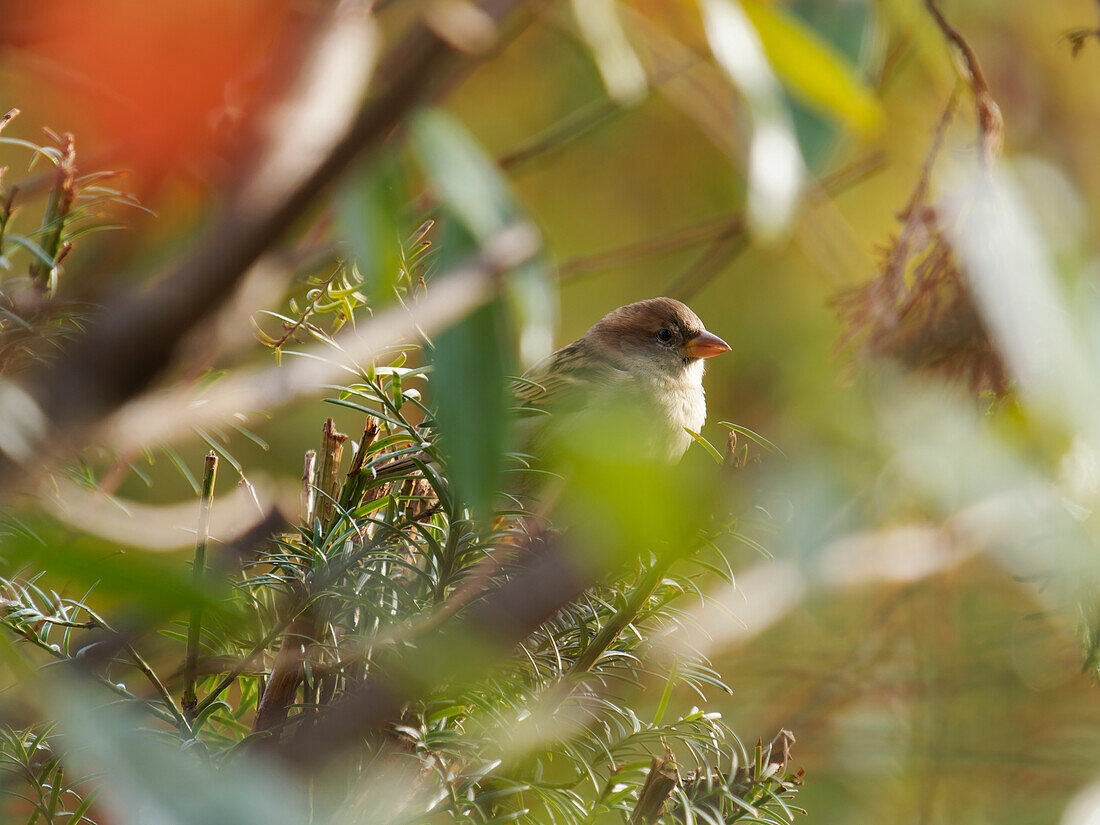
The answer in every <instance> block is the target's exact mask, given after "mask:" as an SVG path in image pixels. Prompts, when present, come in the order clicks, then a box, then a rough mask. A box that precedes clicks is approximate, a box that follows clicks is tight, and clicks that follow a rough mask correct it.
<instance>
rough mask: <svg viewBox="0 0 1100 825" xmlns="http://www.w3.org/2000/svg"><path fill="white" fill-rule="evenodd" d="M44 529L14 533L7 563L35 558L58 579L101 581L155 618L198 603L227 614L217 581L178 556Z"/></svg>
mask: <svg viewBox="0 0 1100 825" xmlns="http://www.w3.org/2000/svg"><path fill="white" fill-rule="evenodd" d="M38 532H39V533H40V534H41V536H42V540H40V541H36V540H32V539H29V538H26V537H24V536H22V535H12V534H9V536H8V537H7V538H6V539H5V542H4V557H3V560H4V563H5V567H6V569H9V570H12V569H19V568H20V567H22V566H23V565H26V564H28V563H30V564H32V565H33V566H34V567H35V568H37V569H46V570H48V571H49V573H50V576H51V580H53V581H60V582H64V583H65V584H66V585H72V586H76V587H78V588H80V589H86V588H88V587H90V586H92V585H95V587H96V592H97V594H98V595H99V596H100V597H101V598H104V597H106V598H112V599H116V600H118V601H119V602H120V603H122V604H123V605H124V606H125V607H126V609H127V610H128V611H131V612H132V613H134V614H141V615H142V616H144V617H147V618H149V619H150V620H151V619H152V618H153V617H164V616H170V615H174V614H177V613H180V612H182V611H184V610H187V609H190V608H192V607H202V608H203V610H210V611H215V612H217V613H220V614H222V615H224V613H225V611H226V605H225V603H224V602H223V601H222V598H221V595H222V594H221V593H220V592H219V590H218V588H217V587H216V586H215V585H214V583H213V582H211V581H209V580H208V581H207V583H206V584H205V586H199V585H198V584H196V582H195V580H194V577H193V576H192V575H191V573H190V570H188V569H187V568H186V567H185V566H183V565H181V564H180V563H179V560H178V559H177V558H175V557H174V556H170V555H164V554H153V553H148V552H144V551H140V550H130V551H123V550H116V549H114V548H113V547H112V546H111V545H110V544H107V543H106V542H101V541H98V540H95V539H93V538H91V537H88V536H79V537H75V538H72V537H65V536H64V534H63V533H61V531H59V530H56V529H51V528H49V527H48V526H47V525H39V526H38ZM59 533H60V535H59ZM42 541H44V543H42Z"/></svg>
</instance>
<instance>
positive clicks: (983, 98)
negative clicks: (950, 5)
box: [924, 0, 1004, 170]
mask: <svg viewBox="0 0 1100 825" xmlns="http://www.w3.org/2000/svg"><path fill="white" fill-rule="evenodd" d="M924 6H925V8H927V9H928V13H929V14H931V15H932V19H933V20H935V21H936V25H937V26H939V27H940V31H941V32H942V33H943V36H944V37H945V38H946V39H947V42H948V44H949V45H951V46H954V47H955V49H957V50H958V52H959V54H960V55H961V56H962V61H963V69H964V72H963V75H964V77H965V78H966V81H967V84H968V85H969V86H970V91H971V94H972V95H973V96H974V108H975V110H976V112H977V117H978V139H979V144H980V146H981V153H982V154H981V157H982V164H983V166H984V168H985V169H986V170H989V169H992V168H993V161H994V160H995V159H996V157H997V155H998V154H1000V151H1001V143H1002V141H1003V130H1004V118H1002V117H1001V110H1000V109H999V108H998V107H997V104H996V102H995V101H994V100H993V95H992V94H990V92H989V84H988V83H986V80H985V73H984V72H982V67H981V64H980V63H979V62H978V56H977V55H976V54H975V53H974V50H973V49H972V48H971V47H970V44H969V43H967V42H966V40H965V39H964V38H963V36H962V35H961V34H959V32H958V30H957V29H956V28H955V27H954V26H952V25H951V24H950V23H948V22H947V18H945V17H944V16H943V13H942V12H941V11H940V10H939V7H938V6H937V5H936V0H924Z"/></svg>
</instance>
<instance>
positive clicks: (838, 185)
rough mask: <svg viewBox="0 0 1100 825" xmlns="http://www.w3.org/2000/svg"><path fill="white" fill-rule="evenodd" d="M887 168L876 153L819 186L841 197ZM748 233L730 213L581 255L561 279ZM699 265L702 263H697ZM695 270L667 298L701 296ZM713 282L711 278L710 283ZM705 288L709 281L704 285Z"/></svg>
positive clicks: (564, 267)
mask: <svg viewBox="0 0 1100 825" xmlns="http://www.w3.org/2000/svg"><path fill="white" fill-rule="evenodd" d="M884 165H885V156H884V155H883V154H882V153H881V152H876V153H873V154H871V155H867V156H865V157H861V158H859V159H857V160H855V161H853V162H852V163H849V164H848V165H846V166H844V167H843V168H841V169H839V170H837V171H836V172H834V173H832V174H831V175H828V176H827V177H825V178H822V180H821V181H820V183H819V185H820V187H821V188H822V189H823V190H824V192H825V193H826V194H827V195H837V194H839V193H841V192H843V191H845V190H846V189H849V188H851V187H852V186H855V185H856V184H858V183H861V182H862V181H864V180H866V179H867V178H868V177H870V176H871V175H873V174H874V173H876V172H878V171H879V170H880V169H882V168H883V166H884ZM744 231H745V214H744V212H742V211H740V210H738V211H736V212H728V213H726V214H724V215H719V216H717V217H714V218H708V219H707V220H705V221H700V222H699V223H693V224H689V225H688V226H683V227H680V228H679V229H673V230H671V231H669V232H666V233H664V234H661V235H658V236H657V237H656V238H647V239H646V240H642V241H635V242H633V243H629V244H624V245H623V246H618V247H615V248H614V249H607V250H604V251H603V252H596V253H593V254H591V255H581V256H579V257H576V258H570V259H569V260H567V261H564V262H562V263H561V264H559V265H558V277H559V278H560V279H561V280H562V281H569V280H572V279H574V278H578V277H580V276H582V275H586V274H588V273H589V272H593V271H596V270H601V269H608V268H610V267H613V266H619V265H621V264H626V263H633V262H635V261H642V260H646V259H647V258H654V257H660V256H661V255H668V254H671V253H673V252H678V251H679V250H681V249H686V248H688V247H691V246H695V245H696V244H698V243H701V242H704V241H711V242H712V243H715V244H717V243H718V242H719V241H724V240H727V239H730V238H735V237H738V236H740V235H741V234H742V233H743V232H744ZM697 264H698V262H697ZM692 272H695V269H694V268H691V267H689V268H688V270H687V271H685V272H684V273H682V274H681V275H680V276H679V277H678V278H677V279H676V280H674V281H673V282H672V285H671V286H670V287H669V289H671V290H672V291H670V292H668V293H667V294H669V295H673V294H687V293H693V292H697V291H698V289H699V288H701V286H702V284H700V285H699V286H694V284H693V282H694V281H695V280H698V278H697V277H689V276H690V274H691V273H692ZM707 280H709V278H708V279H707ZM703 283H704V284H705V281H704V282H703Z"/></svg>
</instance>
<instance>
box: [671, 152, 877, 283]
mask: <svg viewBox="0 0 1100 825" xmlns="http://www.w3.org/2000/svg"><path fill="white" fill-rule="evenodd" d="M884 165H885V157H884V155H883V154H882V153H881V152H875V153H873V154H870V155H867V156H865V157H861V158H858V159H856V160H855V161H853V162H852V163H849V164H847V165H846V166H844V167H842V168H840V169H838V170H837V171H836V172H833V173H832V174H830V175H828V176H826V177H824V178H822V179H821V181H820V182H819V183H818V187H819V188H820V189H821V191H822V192H824V193H825V195H827V196H830V197H832V196H835V195H838V194H840V193H841V192H843V191H844V190H846V189H849V188H850V187H852V186H855V185H857V184H859V183H862V182H863V181H864V180H866V179H867V178H868V177H870V176H871V175H873V174H875V173H876V172H878V171H879V170H880V169H882V168H883V166H884ZM738 217H739V218H741V220H740V221H738V222H737V223H736V224H734V223H733V222H732V221H731V222H730V223H729V224H728V225H727V226H726V227H725V228H724V229H723V230H721V231H719V232H718V233H717V234H715V235H714V237H713V239H712V240H711V242H710V245H709V246H707V248H706V249H704V250H703V251H702V252H700V253H699V256H698V257H697V258H696V259H695V260H694V261H692V262H691V263H690V264H688V266H686V267H685V268H684V270H683V272H681V273H680V274H679V275H677V276H676V278H674V279H673V280H672V282H671V283H670V284H669V285H668V286H667V287H666V288H665V291H664V294H666V295H671V296H673V297H676V298H680V299H681V300H685V301H686V300H688V299H689V298H691V297H692V296H694V295H696V294H697V293H698V292H699V290H701V289H702V288H703V287H705V286H706V285H707V284H709V283H710V282H711V281H712V280H713V279H714V278H715V277H717V275H718V274H719V273H720V272H721V271H722V270H723V269H724V268H725V267H726V266H728V265H729V263H730V261H732V260H733V259H734V258H736V257H737V256H738V255H740V254H741V253H742V252H743V251H744V250H745V249H747V248H748V236H747V234H746V232H745V230H746V224H745V221H744V215H743V213H739V215H738Z"/></svg>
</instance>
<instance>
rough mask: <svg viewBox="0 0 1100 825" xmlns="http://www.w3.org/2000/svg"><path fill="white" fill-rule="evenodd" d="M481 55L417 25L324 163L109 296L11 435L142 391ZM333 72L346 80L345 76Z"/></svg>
mask: <svg viewBox="0 0 1100 825" xmlns="http://www.w3.org/2000/svg"><path fill="white" fill-rule="evenodd" d="M540 2H542V0H484V2H483V3H482V4H481V6H480V7H479V8H480V9H481V11H482V12H483V13H484V15H486V16H487V18H488V19H489V20H491V21H494V22H497V23H500V22H502V21H503V20H505V18H507V17H509V16H510V15H511V14H512V13H513V12H514V11H516V10H517V9H520V8H522V7H524V6H536V5H538V4H539V3H540ZM360 12H361V9H360V8H359V7H356V8H355V9H353V10H352V11H351V12H348V7H347V6H345V5H341V6H339V7H338V9H337V11H336V12H335V13H334V20H333V24H332V26H331V27H330V29H329V30H328V31H327V32H326V34H325V35H323V37H322V40H320V41H319V43H318V46H319V47H320V49H322V50H323V49H324V47H325V46H326V45H328V38H329V37H332V38H337V39H339V38H342V37H343V36H344V35H345V34H346V32H344V31H343V30H342V26H343V25H344V24H345V23H347V20H346V18H345V16H346V15H348V14H349V13H350V14H352V15H356V14H358V13H360ZM351 25H355V21H354V20H353V21H352V22H351ZM476 59H477V58H475V57H471V56H470V55H468V54H462V53H459V52H458V51H456V50H455V49H454V48H453V47H452V46H450V45H448V44H447V43H446V42H445V41H444V40H443V39H441V38H440V37H439V35H437V34H436V33H435V32H434V31H433V30H432V29H430V28H429V27H428V26H426V25H423V24H418V25H417V26H416V27H415V28H414V29H413V31H412V32H411V33H410V34H409V35H408V36H407V37H406V38H405V39H404V41H403V42H402V43H401V44H400V45H399V46H398V47H396V48H395V49H394V50H393V51H392V52H391V53H390V54H389V55H388V56H387V58H386V60H385V61H384V62H383V64H382V66H381V67H380V69H379V72H378V74H379V75H380V76H381V77H384V78H387V79H388V81H389V82H388V85H387V86H386V88H385V90H384V91H382V92H381V93H379V94H377V95H375V96H373V97H371V98H370V100H369V101H368V102H367V103H366V104H365V105H364V106H363V107H362V108H361V109H360V110H359V112H358V113H357V114H356V115H355V117H354V119H353V120H352V121H351V123H350V125H349V126H348V127H347V129H346V130H345V131H344V132H343V134H342V136H340V137H339V138H338V139H337V140H336V142H335V143H334V145H333V146H332V148H331V150H330V151H329V152H328V154H327V155H326V156H324V157H323V158H322V159H321V160H320V161H319V162H318V163H317V165H316V166H315V167H313V168H312V169H310V170H308V171H307V173H306V174H305V175H304V177H302V178H301V179H300V180H298V181H296V182H294V183H293V184H292V185H290V186H289V187H288V188H287V190H286V191H285V193H284V194H282V195H281V197H279V198H277V199H274V200H271V201H266V200H261V199H257V198H256V197H255V191H254V190H253V189H252V188H251V187H250V186H249V185H248V184H247V183H246V184H245V185H244V186H242V187H241V188H240V190H239V191H237V192H236V193H234V194H233V195H232V196H231V197H230V199H229V202H228V205H227V207H226V208H225V210H224V213H223V214H222V215H221V216H220V217H219V218H218V219H216V220H215V221H213V225H214V227H215V228H214V229H212V230H211V231H210V232H209V233H208V235H207V237H206V238H204V239H203V240H202V242H200V243H199V244H197V245H196V248H195V250H194V252H193V253H192V254H191V256H190V257H188V258H187V259H186V260H185V261H184V262H183V263H182V264H180V265H179V266H178V267H177V268H176V270H175V271H174V272H173V273H172V274H171V275H170V276H168V277H167V278H165V279H164V280H162V281H161V282H160V283H159V284H157V285H156V286H154V287H153V288H151V289H149V290H147V291H141V292H137V291H133V292H129V293H127V294H125V295H124V296H122V297H120V298H118V299H116V300H115V301H113V302H111V303H109V304H108V306H107V307H106V308H105V309H104V310H103V311H102V312H101V313H100V314H99V317H98V318H97V319H95V321H94V323H93V325H92V327H91V329H90V330H89V332H88V333H87V335H86V336H85V337H84V338H83V339H82V340H81V341H80V342H79V343H77V344H76V345H75V346H74V347H73V349H72V350H71V352H70V353H69V355H68V357H67V358H65V359H63V360H59V361H56V362H54V363H53V364H51V365H50V366H48V367H45V368H43V369H42V370H40V371H39V372H38V373H37V374H36V375H34V376H33V378H32V382H31V387H32V391H31V393H30V395H29V396H26V397H22V398H20V399H19V403H21V404H23V405H26V403H27V402H31V403H33V405H34V407H33V408H32V409H31V411H30V415H31V418H32V419H33V420H34V424H35V425H36V426H33V427H32V426H24V429H23V431H22V432H20V433H18V434H16V435H15V436H12V437H10V438H9V439H8V442H9V443H13V442H14V443H18V442H19V441H20V440H22V441H24V442H29V444H25V445H24V449H22V450H20V451H19V452H21V453H22V457H28V456H29V455H31V454H33V453H34V451H35V446H34V445H37V444H42V443H46V442H48V443H50V444H51V445H56V444H57V443H58V441H59V440H60V439H59V436H61V435H63V434H65V433H68V432H71V431H72V430H73V429H75V428H78V427H80V426H85V425H88V424H91V423H94V422H95V421H97V420H99V419H100V418H102V417H103V416H104V415H105V414H107V413H108V412H110V411H111V410H113V409H114V408H116V407H118V406H119V405H120V404H122V403H123V402H125V401H127V400H129V399H130V398H133V397H134V396H136V395H138V394H139V393H141V392H142V391H143V390H144V389H145V388H146V387H147V386H148V385H149V384H150V382H152V381H153V380H154V379H155V378H156V377H157V376H158V375H159V374H160V373H161V372H162V371H163V370H164V369H165V368H166V367H167V366H168V365H169V364H170V363H171V360H172V358H173V355H174V353H175V350H176V348H177V345H178V344H179V342H180V341H181V339H182V338H183V337H184V336H185V335H186V334H187V333H188V332H189V331H190V330H191V329H193V328H194V327H195V326H196V325H197V324H198V323H199V322H200V321H201V320H202V319H203V318H205V317H206V316H207V315H209V314H210V313H211V312H212V311H213V310H214V309H215V308H216V307H217V306H218V305H219V304H220V303H221V302H222V301H223V300H224V299H225V298H226V297H227V296H228V295H229V293H230V292H231V291H232V290H233V288H234V287H235V286H236V285H237V283H238V282H239V281H240V279H241V278H242V276H243V275H244V273H245V272H246V271H247V270H248V268H249V267H250V266H251V265H252V264H253V263H254V262H255V261H256V260H257V258H258V257H259V256H260V255H261V254H262V253H263V252H264V251H265V250H266V249H267V248H268V247H270V246H271V245H272V244H273V243H274V242H275V241H276V240H278V238H279V237H280V236H281V235H282V234H283V233H284V232H285V231H286V230H287V229H288V228H289V227H290V226H291V224H292V223H293V222H294V221H295V220H296V219H297V218H298V217H299V216H300V215H301V214H302V213H303V212H304V211H305V210H306V209H307V208H308V207H310V206H311V205H312V204H313V203H314V202H315V201H316V200H317V199H318V198H319V197H320V196H321V195H322V194H323V193H324V192H325V191H326V190H327V188H328V187H329V185H331V184H332V183H333V181H334V180H335V179H336V178H337V177H338V176H339V175H340V174H341V173H342V172H343V171H344V170H345V169H346V168H347V167H348V166H349V165H350V164H351V163H352V161H354V160H355V159H357V158H358V157H360V156H361V155H363V154H365V153H370V152H373V151H375V150H377V149H378V147H379V146H381V145H382V143H383V142H384V141H385V140H386V139H387V138H388V137H389V136H390V135H391V134H392V132H393V130H394V129H395V128H396V127H397V126H398V125H399V124H400V123H401V121H402V119H403V118H404V117H405V115H406V114H408V113H409V112H410V111H411V110H412V109H413V108H415V106H416V105H417V104H419V103H420V102H422V101H423V100H425V99H426V97H427V96H428V94H429V93H430V91H431V88H432V85H433V82H434V81H436V80H437V79H438V78H440V77H441V76H443V75H445V74H447V73H448V71H451V70H454V69H455V68H457V67H458V66H460V65H462V64H464V63H469V62H472V61H473V60H476ZM329 68H332V69H335V68H338V67H332V66H330V67H329ZM315 80H317V81H318V82H323V81H324V80H325V78H323V77H318V78H315ZM330 80H331V81H332V82H334V83H341V82H342V80H343V79H342V78H341V77H339V76H336V77H333V78H330ZM290 131H293V130H287V132H283V133H279V134H276V135H274V136H273V152H272V154H274V153H275V151H276V149H275V147H276V146H277V145H278V142H279V141H281V140H287V139H289V136H288V132H290ZM299 131H300V130H299ZM5 412H6V413H8V412H10V411H9V410H6V411H5ZM19 457H20V456H13V455H11V454H10V451H8V454H6V455H5V456H4V458H3V460H2V463H0V481H7V482H10V481H11V480H12V479H13V478H14V477H15V476H16V473H15V472H14V471H15V470H16V469H17V468H16V467H15V463H16V462H15V460H14V459H17V458H19Z"/></svg>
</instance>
